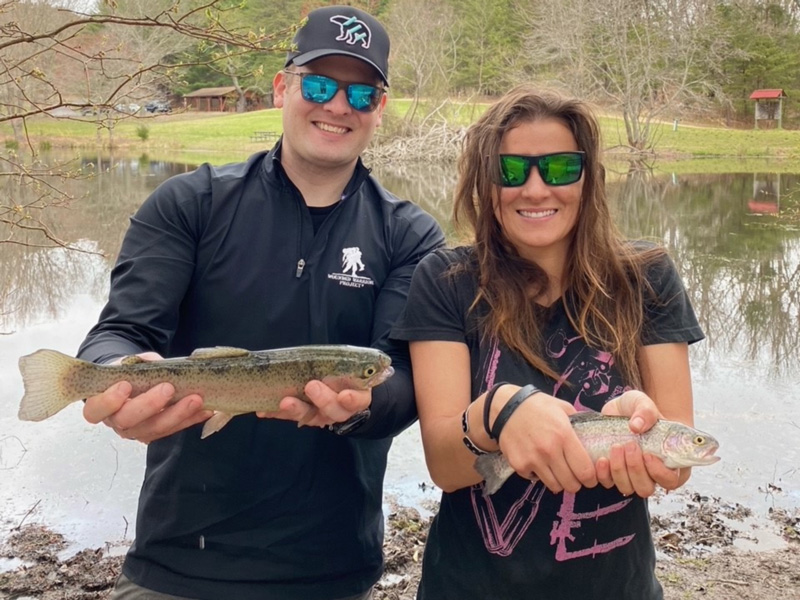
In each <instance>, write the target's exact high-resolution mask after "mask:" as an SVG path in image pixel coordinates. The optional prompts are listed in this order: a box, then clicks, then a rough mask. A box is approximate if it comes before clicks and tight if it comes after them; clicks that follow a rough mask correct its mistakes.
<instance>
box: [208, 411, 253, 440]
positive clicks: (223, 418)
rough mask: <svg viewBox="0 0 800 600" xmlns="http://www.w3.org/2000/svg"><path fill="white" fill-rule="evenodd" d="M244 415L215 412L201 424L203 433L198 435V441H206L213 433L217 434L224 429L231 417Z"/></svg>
mask: <svg viewBox="0 0 800 600" xmlns="http://www.w3.org/2000/svg"><path fill="white" fill-rule="evenodd" d="M243 414H244V413H225V412H219V411H217V412H215V413H214V415H213V416H212V417H211V418H210V419H209V420H208V421H206V422H205V423H204V424H203V432H202V433H201V434H200V439H203V440H204V439H206V438H207V437H208V436H210V435H211V434H213V433H217V432H218V431H219V430H220V429H222V428H223V427H225V425H227V424H228V421H230V420H231V419H232V418H233V417H235V416H238V415H243Z"/></svg>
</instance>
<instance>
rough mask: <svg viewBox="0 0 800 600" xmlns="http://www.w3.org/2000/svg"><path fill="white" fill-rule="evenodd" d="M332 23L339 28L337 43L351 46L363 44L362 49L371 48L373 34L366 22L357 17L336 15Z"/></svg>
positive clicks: (332, 18)
mask: <svg viewBox="0 0 800 600" xmlns="http://www.w3.org/2000/svg"><path fill="white" fill-rule="evenodd" d="M331 23H336V24H337V25H338V26H339V35H338V37H337V38H336V41H337V42H345V43H346V44H350V45H351V46H355V45H356V44H358V43H359V42H361V47H362V48H365V49H366V48H369V42H370V39H371V37H372V32H370V30H369V27H367V24H366V23H364V21H361V20H359V19H357V18H356V17H346V16H344V15H336V16H334V17H331Z"/></svg>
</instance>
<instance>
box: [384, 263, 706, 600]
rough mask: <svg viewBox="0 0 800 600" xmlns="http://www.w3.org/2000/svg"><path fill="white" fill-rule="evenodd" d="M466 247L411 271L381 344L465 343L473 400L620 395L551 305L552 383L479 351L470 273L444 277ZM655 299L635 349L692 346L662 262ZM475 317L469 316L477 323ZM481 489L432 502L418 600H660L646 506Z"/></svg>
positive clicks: (656, 271)
mask: <svg viewBox="0 0 800 600" xmlns="http://www.w3.org/2000/svg"><path fill="white" fill-rule="evenodd" d="M470 258H471V251H470V250H469V249H467V248H458V249H455V250H438V251H436V252H434V253H433V254H431V255H429V256H428V257H427V258H425V259H423V261H422V262H421V263H420V265H419V266H418V268H417V270H416V272H415V274H414V278H413V280H412V284H411V291H410V293H409V297H408V302H407V305H406V308H405V312H404V313H403V315H402V316H401V318H400V319H399V320H398V322H397V323H396V324H395V327H394V328H393V330H392V335H393V336H394V337H396V338H399V339H405V340H441V341H454V342H463V343H465V344H466V345H467V346H468V348H469V352H470V361H471V367H472V371H471V372H472V374H473V380H472V397H473V398H475V397H477V396H479V395H480V394H481V393H483V392H484V391H486V390H487V389H488V388H489V387H491V386H492V385H493V383H494V382H500V381H507V382H510V383H515V384H518V385H523V384H526V383H533V384H534V385H536V386H537V387H538V388H540V389H542V390H543V391H546V392H547V393H550V394H552V395H554V396H557V397H559V398H561V399H563V400H567V401H569V402H572V403H573V405H574V406H575V407H576V408H578V409H579V410H586V409H590V410H595V411H599V410H600V409H601V408H602V407H603V405H604V404H605V403H606V402H608V401H609V400H610V399H612V398H614V397H616V396H618V395H619V394H621V393H622V392H623V391H625V390H626V389H629V388H628V387H626V385H625V382H624V381H623V380H622V377H621V375H620V373H619V371H618V369H617V367H616V366H615V365H614V358H613V356H612V355H611V354H609V353H608V352H601V351H597V350H594V349H592V348H589V347H588V346H587V345H586V344H585V343H584V342H583V340H582V338H581V337H580V336H579V335H578V334H577V332H576V331H575V330H574V329H573V327H572V326H571V325H570V323H569V320H568V318H567V315H566V312H565V311H564V307H563V305H562V303H561V302H557V303H555V304H554V305H552V306H550V307H548V308H542V312H541V316H542V319H543V320H546V326H545V329H544V335H543V340H544V341H543V343H544V349H543V350H544V353H545V355H546V356H547V357H548V358H549V360H550V361H551V363H552V365H553V366H554V368H555V371H556V373H559V374H560V377H559V379H558V380H557V381H553V380H552V379H550V378H547V377H545V376H544V375H543V374H542V373H541V372H539V371H536V370H534V369H533V368H532V367H531V366H530V365H529V364H528V363H527V362H525V361H524V360H523V359H522V358H521V357H520V356H518V355H516V354H514V353H512V352H511V351H509V350H508V349H507V348H506V347H505V346H504V345H503V344H500V343H498V342H497V341H496V340H486V341H483V342H482V341H481V336H480V332H479V330H478V326H477V320H478V315H477V314H476V313H475V312H473V313H470V312H469V311H468V309H469V306H470V305H471V304H472V301H473V300H474V298H475V295H476V291H477V280H476V278H475V276H474V274H470V273H468V272H464V271H461V272H459V273H458V274H457V275H452V274H448V271H449V267H450V266H451V265H453V264H454V263H456V262H459V263H464V262H469V261H470ZM648 279H649V281H650V283H651V284H652V286H653V288H654V290H655V291H656V295H657V298H654V299H653V300H652V301H651V302H648V305H647V306H646V307H645V321H646V323H645V327H644V332H643V335H642V337H643V343H644V344H645V345H649V344H656V343H668V342H689V343H692V342H696V341H698V340H700V339H702V338H703V337H704V336H703V332H702V330H701V329H700V326H699V325H698V323H697V319H696V317H695V315H694V311H693V309H692V307H691V305H690V303H689V300H688V298H687V296H686V292H685V289H684V287H683V284H682V282H681V280H680V278H679V276H678V274H677V271H676V269H675V267H674V265H673V264H672V262H671V261H670V260H669V259H668V258H667V257H665V259H664V260H663V261H660V262H659V263H658V264H656V265H654V267H652V268H651V269H650V270H649V273H648ZM480 310H481V307H479V310H478V313H480ZM482 488H483V484H480V485H475V486H472V487H471V488H464V489H461V490H457V491H456V492H453V493H443V494H442V500H441V507H440V510H439V513H438V514H437V516H436V517H435V519H434V521H433V523H432V525H431V531H430V534H429V537H428V543H427V547H426V549H425V557H424V562H423V570H422V581H421V583H420V588H419V592H418V598H420V599H425V600H428V599H435V600H447V599H450V598H452V599H454V600H456V599H457V600H469V599H475V600H485V599H487V598H491V599H492V600H511V599H522V598H532V599H533V598H535V599H536V600H572V599H574V600H610V599H612V598H613V599H614V600H660V599H661V598H662V591H661V586H660V584H659V583H658V581H657V580H656V577H655V572H654V571H655V551H654V547H653V542H652V538H651V533H650V517H649V512H648V509H647V501H646V500H644V499H642V498H639V497H638V496H632V497H627V498H626V497H624V496H622V495H621V494H620V493H619V492H618V491H617V490H616V488H614V489H612V490H606V489H605V488H603V487H602V486H598V487H596V488H594V489H583V490H581V491H580V492H578V493H577V494H571V493H559V494H553V493H551V492H549V491H548V490H547V489H546V488H545V487H544V486H543V485H542V484H541V483H540V482H537V483H532V482H530V481H528V480H526V479H522V478H521V477H518V476H517V475H513V476H512V477H511V479H509V480H508V482H506V484H505V485H503V487H502V488H500V490H499V491H497V492H496V493H495V494H493V495H492V496H489V497H487V498H484V497H483V495H482Z"/></svg>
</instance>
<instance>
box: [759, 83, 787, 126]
mask: <svg viewBox="0 0 800 600" xmlns="http://www.w3.org/2000/svg"><path fill="white" fill-rule="evenodd" d="M784 98H786V94H785V93H784V91H783V90H755V91H754V92H753V93H752V94H750V100H755V101H756V110H755V125H756V129H758V122H759V121H777V122H778V129H782V127H783V99H784Z"/></svg>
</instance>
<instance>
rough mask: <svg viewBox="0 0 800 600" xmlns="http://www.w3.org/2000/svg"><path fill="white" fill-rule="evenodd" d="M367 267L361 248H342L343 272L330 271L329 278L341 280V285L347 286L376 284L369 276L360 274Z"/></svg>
mask: <svg viewBox="0 0 800 600" xmlns="http://www.w3.org/2000/svg"><path fill="white" fill-rule="evenodd" d="M365 268H366V267H365V266H364V263H363V261H362V260H361V248H359V247H358V246H353V247H352V248H342V272H341V273H328V279H333V280H336V281H338V282H339V285H343V286H346V287H354V288H362V287H364V286H365V285H375V282H374V281H372V279H370V278H369V277H365V276H363V275H359V273H362V272H363V271H364V269H365Z"/></svg>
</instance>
